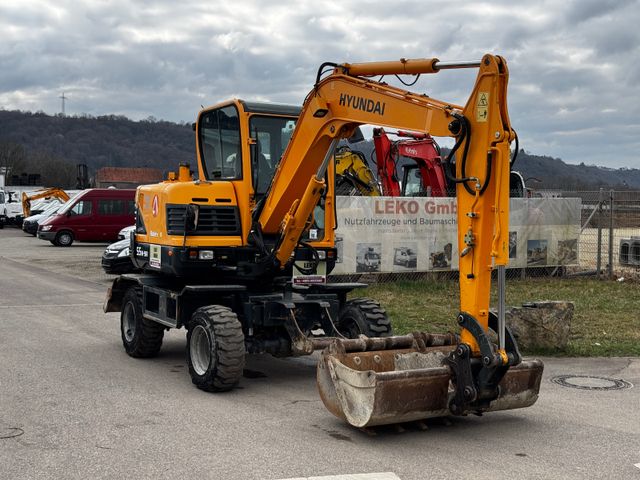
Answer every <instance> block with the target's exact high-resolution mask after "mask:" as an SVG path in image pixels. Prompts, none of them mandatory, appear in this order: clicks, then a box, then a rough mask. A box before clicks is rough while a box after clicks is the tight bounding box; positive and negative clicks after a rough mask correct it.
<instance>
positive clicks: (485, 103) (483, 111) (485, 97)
mask: <svg viewBox="0 0 640 480" xmlns="http://www.w3.org/2000/svg"><path fill="white" fill-rule="evenodd" d="M488 118H489V92H478V101H477V102H476V122H486V121H487V119H488Z"/></svg>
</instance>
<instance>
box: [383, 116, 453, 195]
mask: <svg viewBox="0 0 640 480" xmlns="http://www.w3.org/2000/svg"><path fill="white" fill-rule="evenodd" d="M389 134H392V135H396V136H398V137H401V138H407V139H409V140H397V141H392V140H391V139H390V138H389ZM389 134H388V133H387V132H386V131H385V130H384V129H383V128H374V129H373V143H374V146H375V156H376V165H377V167H378V179H379V181H380V183H381V185H382V192H383V194H384V195H388V196H391V197H399V196H403V197H404V196H413V195H416V194H419V193H420V192H423V194H425V195H426V196H430V197H446V196H448V195H447V178H446V176H445V172H444V167H443V165H442V158H441V156H440V147H439V146H438V144H437V143H436V142H435V140H434V139H433V138H432V137H431V135H429V134H428V133H411V132H405V131H402V130H400V131H397V132H389ZM399 157H407V158H410V159H412V160H414V161H415V163H414V164H407V165H404V166H403V178H402V188H401V187H400V181H399V179H398V174H397V169H396V166H397V163H398V158H399ZM451 195H452V196H453V195H454V190H453V189H452V191H451Z"/></svg>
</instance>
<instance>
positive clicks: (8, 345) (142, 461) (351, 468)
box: [0, 228, 640, 480]
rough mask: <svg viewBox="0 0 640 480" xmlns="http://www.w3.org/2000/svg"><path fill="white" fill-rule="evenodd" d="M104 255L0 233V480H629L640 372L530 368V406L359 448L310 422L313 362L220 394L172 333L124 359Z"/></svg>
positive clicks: (263, 362) (635, 456) (637, 363)
mask: <svg viewBox="0 0 640 480" xmlns="http://www.w3.org/2000/svg"><path fill="white" fill-rule="evenodd" d="M105 246H106V245H105V244H101V245H92V244H82V243H78V244H74V245H73V246H72V247H69V248H60V247H54V246H52V245H50V244H49V243H48V242H43V241H40V240H37V239H35V238H33V237H31V236H28V235H25V234H23V233H22V232H21V231H19V230H16V229H11V228H5V229H4V230H0V478H8V479H40V478H42V479H50V478H55V479H59V478H65V479H88V478H114V479H115V478H118V479H120V478H137V479H146V478H154V479H157V478H162V479H165V478H167V479H173V478H176V479H184V478H212V479H213V478H215V479H265V480H277V479H291V478H297V479H301V478H310V477H314V478H315V477H320V478H321V477H324V476H327V477H329V478H332V479H334V478H335V479H338V478H354V479H355V478H360V479H363V480H364V479H374V478H379V479H392V478H393V479H396V478H398V479H401V480H417V479H426V478H429V479H474V480H479V479H496V478H517V479H585V478H589V479H600V478H602V479H627V478H628V479H633V478H639V479H640V420H638V418H639V417H638V410H639V408H640V359H637V358H590V359H579V358H545V359H543V361H544V362H545V375H544V378H543V382H542V388H541V393H540V399H539V400H538V402H537V403H536V404H535V405H534V406H532V407H530V408H527V409H522V410H511V411H507V412H495V413H492V414H487V415H485V416H482V417H476V416H469V417H462V418H458V417H455V418H454V417H450V418H448V419H444V420H433V421H430V422H428V425H429V429H428V430H425V431H422V430H420V429H418V428H414V427H412V426H408V427H407V428H406V429H405V430H404V431H403V432H399V431H397V430H396V429H394V428H382V429H378V430H377V432H376V435H369V434H367V433H365V432H362V431H360V430H356V429H353V428H351V427H349V426H348V425H346V424H343V423H342V422H341V421H340V420H338V419H337V418H335V417H333V416H332V415H331V414H330V413H329V412H327V411H326V410H325V409H324V406H323V405H322V402H321V401H320V399H319V397H318V394H317V391H316V387H315V361H316V357H315V356H312V357H305V358H298V359H276V358H273V357H271V356H268V355H260V356H250V357H248V360H247V366H246V371H245V377H244V378H243V379H242V381H241V383H240V387H239V388H238V389H236V390H234V391H232V392H228V393H224V394H209V393H204V392H202V391H199V390H198V389H196V388H195V387H194V386H193V385H192V384H191V381H190V378H189V375H188V371H187V368H186V362H185V332H184V330H179V331H171V332H168V333H167V335H166V336H165V342H164V344H163V347H162V350H161V352H160V355H159V356H158V357H157V358H154V359H149V360H138V359H133V358H130V357H128V356H127V355H126V354H125V352H124V350H123V348H122V344H121V340H120V330H119V316H118V314H104V313H103V312H102V304H103V301H104V298H105V293H106V289H107V287H108V285H109V283H110V280H111V279H112V278H113V277H112V276H109V275H105V274H104V273H103V272H102V270H101V267H100V255H101V254H102V251H103V250H104V248H105ZM576 308H580V306H579V305H577V306H576ZM452 314H453V313H452ZM563 375H565V376H568V377H560V376H563ZM587 377H591V378H587ZM593 377H598V378H593ZM599 378H604V380H601V379H599ZM553 379H555V380H556V382H559V383H556V382H554V381H552V380H553ZM607 379H608V380H607ZM563 382H564V384H563ZM625 382H626V383H625ZM575 387H581V388H575ZM608 387H616V388H617V389H608ZM356 474H359V475H356ZM365 474H368V475H365ZM347 475H351V477H348V476H347Z"/></svg>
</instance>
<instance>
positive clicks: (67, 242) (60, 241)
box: [55, 230, 73, 247]
mask: <svg viewBox="0 0 640 480" xmlns="http://www.w3.org/2000/svg"><path fill="white" fill-rule="evenodd" d="M55 242H56V243H55V245H57V246H59V247H70V246H71V244H72V243H73V233H71V232H69V231H68V230H62V231H61V232H58V234H57V235H56V238H55Z"/></svg>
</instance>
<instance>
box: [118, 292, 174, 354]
mask: <svg viewBox="0 0 640 480" xmlns="http://www.w3.org/2000/svg"><path fill="white" fill-rule="evenodd" d="M129 302H132V305H133V312H134V314H135V317H136V325H135V330H134V335H133V339H132V340H131V341H127V339H126V337H125V334H124V312H125V306H126V305H127V303H129ZM164 330H165V327H163V326H162V325H160V324H159V323H156V322H154V321H153V320H147V319H146V318H143V316H142V288H141V287H140V286H135V287H131V288H129V290H127V291H126V293H125V294H124V298H123V299H122V311H121V312H120V334H121V336H122V345H123V346H124V349H125V351H126V352H127V354H128V355H129V356H131V357H134V358H151V357H155V356H156V355H158V352H159V351H160V348H161V347H162V339H163V337H164Z"/></svg>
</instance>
